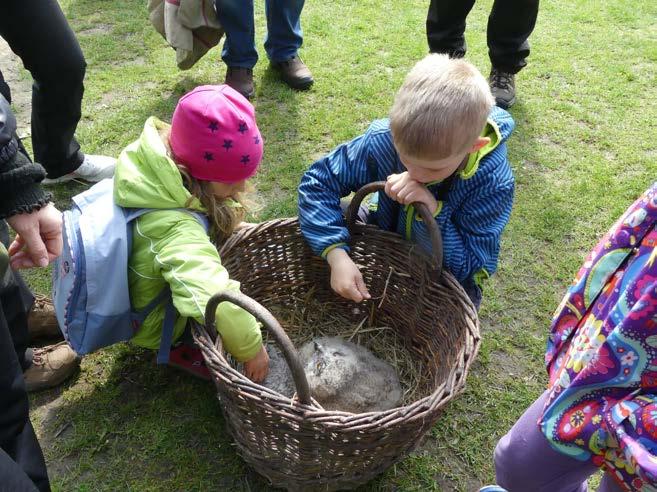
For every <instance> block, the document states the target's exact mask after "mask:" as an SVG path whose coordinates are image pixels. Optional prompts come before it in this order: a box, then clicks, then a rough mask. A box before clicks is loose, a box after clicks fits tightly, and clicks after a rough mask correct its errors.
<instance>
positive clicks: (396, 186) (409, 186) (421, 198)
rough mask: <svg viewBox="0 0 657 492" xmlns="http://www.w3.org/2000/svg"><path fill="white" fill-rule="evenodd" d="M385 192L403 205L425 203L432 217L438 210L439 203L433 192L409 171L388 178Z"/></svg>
mask: <svg viewBox="0 0 657 492" xmlns="http://www.w3.org/2000/svg"><path fill="white" fill-rule="evenodd" d="M384 190H385V192H386V195H388V196H389V197H390V198H392V199H393V200H395V201H396V202H399V203H401V204H402V205H408V204H410V203H413V202H420V203H424V204H425V205H426V206H427V208H428V209H429V212H430V213H431V215H433V214H435V213H436V210H437V209H438V201H436V199H435V198H434V196H433V195H432V194H431V192H430V191H429V190H428V189H427V187H426V186H424V185H423V184H422V183H420V182H419V181H415V180H414V179H412V178H411V177H410V175H409V174H408V171H406V172H403V173H401V174H391V175H390V176H388V179H387V181H386V187H385V189H384Z"/></svg>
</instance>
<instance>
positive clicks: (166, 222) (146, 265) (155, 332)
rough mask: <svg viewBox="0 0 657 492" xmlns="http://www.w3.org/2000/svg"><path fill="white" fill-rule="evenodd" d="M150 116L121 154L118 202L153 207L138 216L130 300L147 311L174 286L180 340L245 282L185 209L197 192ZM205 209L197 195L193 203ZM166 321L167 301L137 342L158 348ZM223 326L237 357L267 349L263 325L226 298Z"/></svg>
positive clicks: (221, 312)
mask: <svg viewBox="0 0 657 492" xmlns="http://www.w3.org/2000/svg"><path fill="white" fill-rule="evenodd" d="M162 125H163V123H162V122H161V121H159V120H158V119H156V118H154V117H151V118H149V119H148V120H147V121H146V124H145V125H144V131H143V132H142V134H141V136H140V137H139V139H138V140H137V141H136V142H133V143H132V144H130V145H129V146H128V147H126V149H125V150H124V151H123V152H121V155H120V156H119V160H118V162H117V165H116V172H115V177H114V200H115V202H116V203H117V204H118V205H120V206H122V207H135V208H152V209H155V211H153V212H149V213H147V214H145V215H143V216H141V217H140V218H138V219H137V220H136V221H135V224H134V229H133V240H132V252H131V254H130V260H129V264H128V267H129V271H128V281H129V288H130V300H131V301H132V304H133V306H134V307H135V309H141V308H143V307H144V306H146V305H147V304H148V302H149V301H151V300H152V299H154V298H155V296H157V294H158V293H159V292H161V291H162V289H163V288H164V287H165V286H166V285H167V284H168V285H169V287H170V288H171V292H172V294H173V304H174V306H175V308H176V311H177V312H178V317H177V319H176V323H175V329H174V340H176V339H178V338H179V337H180V336H181V335H182V333H183V331H184V329H185V324H186V322H187V318H194V319H195V320H197V321H198V322H203V318H204V314H205V306H206V304H207V302H208V300H209V298H210V297H211V296H212V295H213V294H215V293H216V292H218V291H222V290H232V291H237V290H239V287H240V285H239V282H236V281H234V280H231V279H230V278H228V272H227V271H226V269H225V268H224V267H223V266H222V265H221V259H220V258H219V254H218V253H217V249H216V247H215V246H214V245H213V244H212V243H211V242H210V239H209V237H208V235H207V233H206V231H205V229H204V228H203V226H202V225H201V224H200V223H199V222H198V221H197V219H196V218H194V217H193V216H192V215H190V214H188V213H185V212H183V211H180V210H172V209H175V208H184V207H185V205H186V204H187V201H188V200H189V198H190V196H191V195H190V193H189V191H187V189H186V188H185V187H184V186H183V180H182V176H181V175H180V172H179V171H178V169H177V167H176V165H175V164H174V162H173V161H172V160H171V159H170V158H169V157H168V156H167V152H166V147H165V146H164V143H163V142H162V140H161V139H160V136H159V134H158V128H160V127H161V126H162ZM189 208H191V209H193V210H197V211H201V212H204V211H205V210H204V208H203V206H202V205H201V203H200V202H199V200H197V199H196V198H195V199H194V200H193V201H192V203H191V206H190V207H189ZM163 320H164V305H160V306H158V307H157V308H156V309H155V310H154V311H153V312H152V313H151V314H150V315H149V316H148V317H147V318H146V320H145V322H144V323H143V325H142V327H141V328H140V330H139V331H138V333H137V334H136V335H135V337H134V338H133V339H132V342H133V343H135V344H136V345H139V346H141V347H146V348H150V349H157V348H158V347H159V343H160V336H161V332H162V321H163ZM216 323H217V331H218V332H219V334H220V335H221V338H222V341H223V344H224V347H225V349H226V350H227V351H228V352H230V353H231V354H232V355H233V356H234V357H235V358H236V359H237V360H239V361H246V360H249V359H251V358H253V357H254V356H255V355H256V354H257V353H258V351H259V350H260V347H261V346H262V337H261V333H260V327H259V324H258V322H257V321H256V320H255V318H254V317H253V316H251V315H250V314H249V313H247V312H246V311H244V310H243V309H241V308H239V307H237V306H235V305H234V304H230V303H227V302H223V303H221V304H220V305H219V307H218V308H217V320H216Z"/></svg>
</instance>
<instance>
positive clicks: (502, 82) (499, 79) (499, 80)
mask: <svg viewBox="0 0 657 492" xmlns="http://www.w3.org/2000/svg"><path fill="white" fill-rule="evenodd" d="M491 79H492V80H493V85H495V86H496V87H499V88H501V89H504V90H509V89H510V88H511V80H512V79H513V74H511V73H509V72H502V71H500V70H493V73H491Z"/></svg>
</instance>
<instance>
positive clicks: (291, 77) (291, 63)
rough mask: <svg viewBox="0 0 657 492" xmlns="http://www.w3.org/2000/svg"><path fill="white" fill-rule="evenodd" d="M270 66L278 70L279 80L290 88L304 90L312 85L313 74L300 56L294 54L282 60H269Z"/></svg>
mask: <svg viewBox="0 0 657 492" xmlns="http://www.w3.org/2000/svg"><path fill="white" fill-rule="evenodd" d="M270 63H271V67H272V68H273V69H274V70H276V71H277V72H278V74H279V75H280V77H281V80H283V82H285V83H286V84H287V85H289V86H290V87H292V89H297V90H300V91H305V90H306V89H309V88H310V86H311V85H313V82H314V79H313V75H312V74H311V73H310V70H309V69H308V67H307V66H306V64H305V63H304V62H302V61H301V58H299V57H298V56H295V57H294V58H290V59H289V60H286V61H283V62H274V61H272V62H270Z"/></svg>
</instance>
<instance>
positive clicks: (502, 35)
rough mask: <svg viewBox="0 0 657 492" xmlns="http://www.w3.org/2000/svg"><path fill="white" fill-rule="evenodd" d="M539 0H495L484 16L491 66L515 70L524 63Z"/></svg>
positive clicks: (515, 71) (527, 53) (508, 70)
mask: <svg viewBox="0 0 657 492" xmlns="http://www.w3.org/2000/svg"><path fill="white" fill-rule="evenodd" d="M538 2H539V0H495V3H493V10H492V11H491V13H490V16H489V17H488V35H487V36H488V53H489V55H490V61H491V63H492V65H493V67H495V68H497V69H500V70H502V71H504V72H509V73H517V72H518V71H519V70H520V69H521V68H523V67H524V66H525V65H527V62H526V60H525V59H526V58H527V56H529V42H528V41H527V39H528V38H529V35H530V34H531V33H532V31H533V30H534V26H535V25H536V17H537V16H538Z"/></svg>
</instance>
